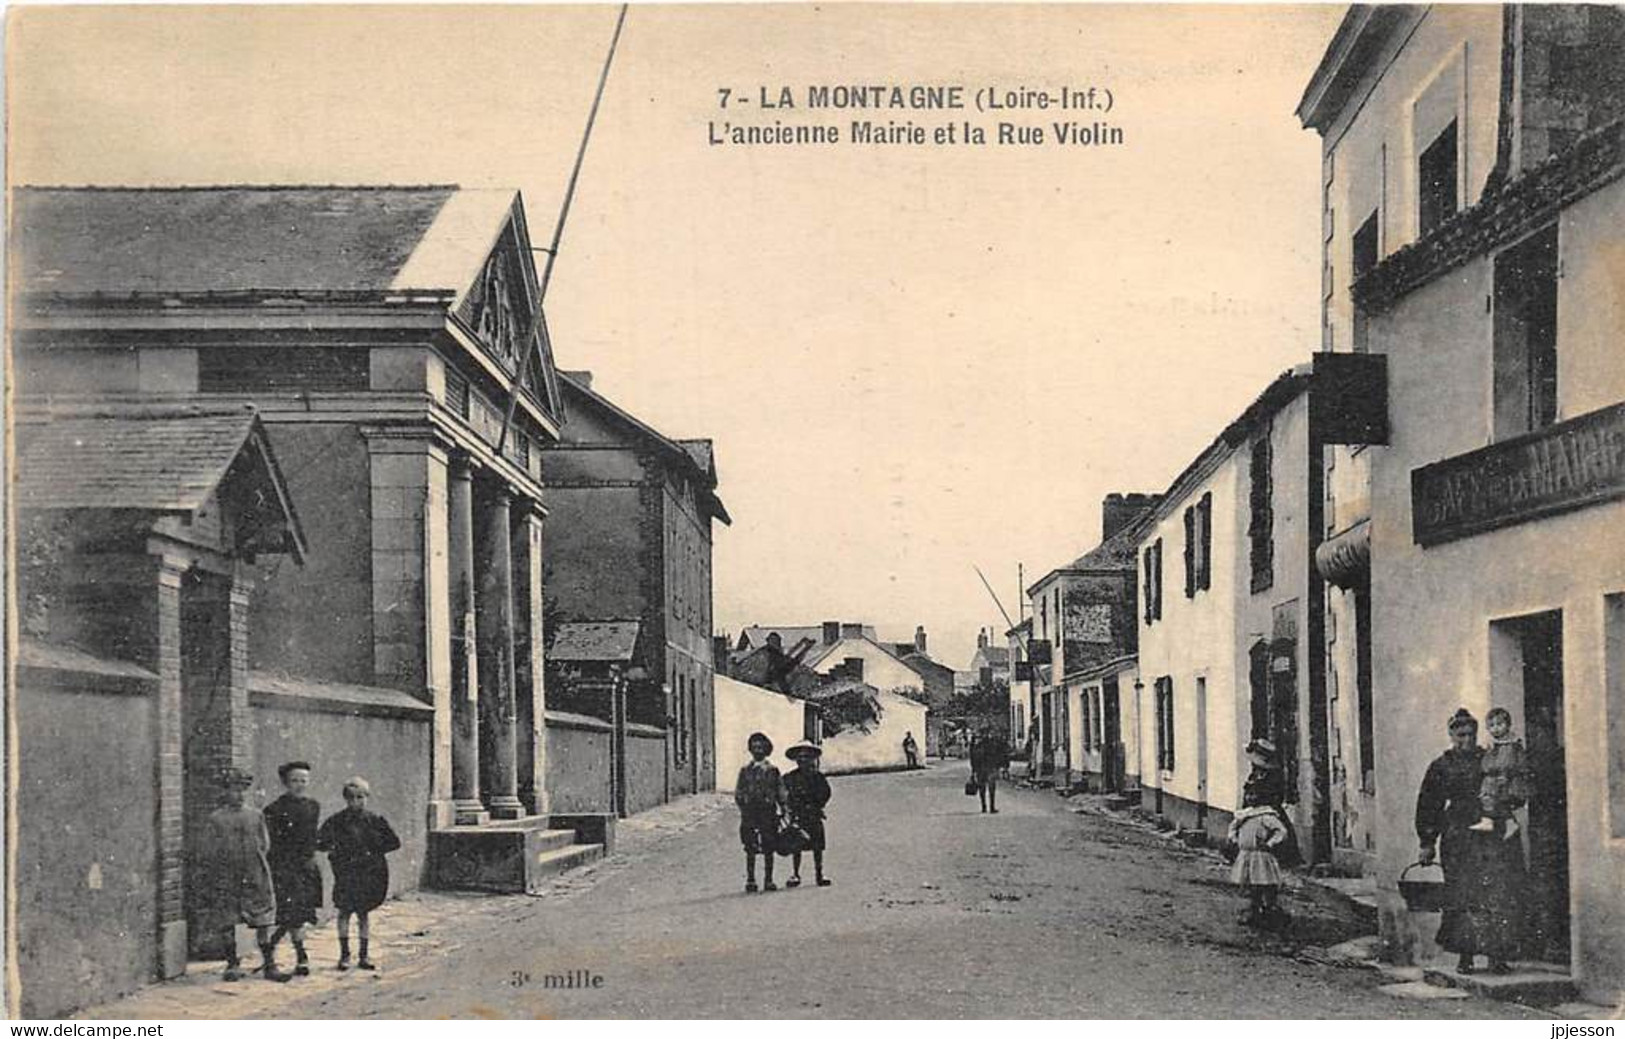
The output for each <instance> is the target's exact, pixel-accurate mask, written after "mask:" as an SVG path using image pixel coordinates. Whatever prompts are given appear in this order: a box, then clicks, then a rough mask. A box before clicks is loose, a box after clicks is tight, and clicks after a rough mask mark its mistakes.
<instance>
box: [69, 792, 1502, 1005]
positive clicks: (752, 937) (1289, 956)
mask: <svg viewBox="0 0 1625 1039" xmlns="http://www.w3.org/2000/svg"><path fill="white" fill-rule="evenodd" d="M963 769H964V766H963V765H960V764H957V763H952V762H950V763H946V764H937V765H936V766H934V767H933V768H931V769H929V770H926V771H922V772H914V773H903V774H888V775H873V776H855V777H848V778H838V779H836V780H834V781H833V782H834V789H835V797H834V801H833V802H832V805H831V812H830V823H829V828H830V834H831V838H830V839H831V851H830V853H829V873H830V875H831V877H832V878H833V879H834V886H832V887H829V888H823V889H820V888H815V887H812V886H811V885H810V883H809V884H808V885H807V886H804V887H802V888H800V889H799V890H793V891H785V890H781V891H779V892H776V893H772V894H758V895H749V896H747V895H746V894H744V892H743V875H742V873H743V870H742V864H741V861H740V859H741V856H740V853H739V850H738V841H737V839H736V836H735V825H736V822H735V820H736V817H735V815H734V813H733V810H732V806H731V804H730V803H729V802H728V800H727V798H726V797H725V796H720V795H714V794H713V795H704V796H702V797H698V798H689V799H687V800H685V801H681V802H678V803H676V804H673V805H668V806H665V807H663V808H659V809H656V810H654V811H651V812H648V813H644V814H643V815H642V816H638V817H634V818H632V819H629V820H626V821H624V822H623V823H622V829H621V834H622V836H621V842H620V848H619V850H618V851H617V853H616V854H615V855H613V856H611V857H610V858H608V859H605V860H603V861H602V862H600V863H598V864H595V865H593V866H589V867H587V868H585V869H582V870H578V871H575V872H573V873H570V874H567V875H565V876H563V877H561V878H559V879H558V880H557V881H555V882H554V884H553V885H552V886H551V887H550V888H549V890H548V891H547V892H545V893H544V894H542V895H540V896H535V897H524V896H516V897H505V898H487V897H478V896H457V895H443V894H436V893H424V894H420V895H417V896H413V897H411V898H408V899H404V900H401V901H397V902H391V903H389V904H387V905H386V906H385V907H384V908H383V909H382V910H380V912H379V914H378V918H377V921H376V923H375V928H376V933H377V935H378V937H377V938H376V939H375V943H376V948H375V958H376V959H377V960H378V961H379V963H380V965H381V967H382V969H381V970H380V972H379V973H378V974H376V975H371V976H369V975H366V974H362V973H359V972H353V971H352V972H349V973H344V974H341V973H339V972H337V971H335V970H334V969H333V961H334V955H333V946H334V941H333V936H332V925H331V924H330V923H329V924H325V925H323V927H322V928H321V929H320V931H319V933H318V934H317V935H316V937H315V940H314V941H313V945H312V950H313V955H314V958H315V962H314V967H315V973H314V974H313V975H312V976H311V977H309V978H300V979H295V981H293V982H292V983H290V984H288V985H273V984H270V983H267V982H264V981H262V980H252V981H246V982H241V983H237V984H226V983H223V982H220V981H219V980H218V977H217V974H216V973H215V972H214V971H213V970H212V969H211V968H212V967H213V966H214V965H210V964H194V965H193V968H192V973H191V974H190V975H188V976H187V977H186V978H185V979H183V980H181V981H180V982H177V983H171V984H166V985H159V986H155V987H153V988H150V989H148V990H145V991H144V992H141V993H138V994H136V995H135V996H132V997H130V998H127V999H124V1000H121V1001H117V1002H115V1003H112V1004H108V1005H105V1006H102V1007H98V1008H95V1009H94V1010H93V1011H91V1012H89V1013H88V1014H87V1016H94V1017H118V1018H149V1017H162V1018H183V1017H232V1018H235V1017H291V1018H312V1017H324V1018H345V1017H488V1018H509V1017H525V1018H528V1017H610V1016H616V1017H656V1016H658V1017H676V1018H683V1017H746V1018H752V1017H864V1016H870V1017H927V1018H941V1017H950V1018H951V1017H1003V1016H1013V1017H1023V1016H1027V1017H1034V1016H1056V1017H1061V1016H1083V1017H1110V1018H1117V1017H1229V1016H1238V1017H1267V1016H1274V1017H1334V1016H1350V1017H1411V1016H1415V1017H1440V1016H1447V1017H1509V1018H1517V1017H1525V1016H1533V1015H1534V1012H1532V1011H1528V1010H1525V1009H1523V1008H1520V1007H1517V1006H1514V1005H1511V1004H1505V1003H1498V1002H1493V1001H1489V1000H1484V999H1479V998H1474V997H1465V996H1464V994H1462V993H1457V992H1453V991H1451V990H1443V989H1440V990H1433V991H1432V992H1427V991H1423V989H1426V988H1427V987H1426V986H1421V987H1420V988H1417V987H1415V986H1412V989H1411V990H1412V991H1415V992H1417V993H1419V994H1420V995H1422V996H1424V997H1425V996H1429V995H1432V996H1433V997H1435V998H1422V999H1407V998H1401V997H1400V996H1398V995H1395V994H1392V993H1391V992H1390V991H1389V990H1385V989H1384V988H1382V986H1385V985H1387V984H1389V983H1390V982H1393V981H1394V980H1396V979H1395V978H1394V977H1384V976H1383V975H1382V974H1380V973H1378V972H1377V971H1374V970H1371V969H1366V968H1361V967H1357V966H1353V965H1350V964H1347V963H1339V962H1338V960H1337V957H1335V956H1331V955H1328V954H1327V953H1326V951H1325V950H1327V949H1329V948H1331V947H1333V946H1336V945H1337V944H1339V943H1341V942H1344V941H1346V940H1348V939H1351V938H1354V937H1356V936H1358V935H1359V934H1361V933H1362V932H1363V930H1364V928H1363V927H1362V925H1361V924H1360V923H1359V922H1358V921H1357V919H1356V918H1355V916H1354V915H1353V913H1352V912H1351V911H1350V910H1349V908H1348V907H1347V906H1346V905H1345V904H1344V903H1342V902H1341V901H1339V900H1338V899H1336V898H1335V897H1334V896H1332V895H1330V894H1328V893H1326V892H1324V891H1323V890H1320V889H1318V888H1303V889H1299V890H1295V891H1293V892H1292V893H1291V894H1290V896H1289V897H1288V899H1287V906H1288V908H1289V909H1290V910H1291V912H1292V914H1293V918H1294V919H1293V924H1292V926H1291V928H1290V929H1289V930H1288V931H1287V932H1286V933H1284V934H1282V935H1263V934H1258V933H1254V932H1250V931H1247V930H1246V929H1244V928H1241V927H1240V926H1238V925H1237V923H1236V922H1235V921H1236V915H1237V912H1238V910H1239V909H1240V908H1241V906H1240V902H1239V900H1238V899H1237V898H1236V896H1235V894H1234V892H1233V890H1232V889H1231V888H1230V886H1229V884H1228V881H1227V879H1226V877H1225V873H1224V869H1223V866H1222V863H1220V862H1219V860H1218V859H1217V858H1215V857H1213V856H1211V855H1209V854H1206V853H1202V852H1196V851H1191V850H1188V849H1185V848H1183V847H1180V846H1178V845H1175V844H1172V843H1170V842H1168V841H1166V840H1163V839H1160V838H1158V837H1157V836H1154V835H1152V834H1151V833H1148V832H1146V831H1144V830H1141V829H1139V828H1137V827H1134V826H1131V825H1127V824H1125V823H1124V822H1122V821H1119V820H1116V819H1111V818H1103V817H1100V816H1097V815H1091V814H1082V815H1078V814H1073V813H1071V812H1069V811H1068V810H1067V805H1066V804H1065V802H1063V801H1062V800H1061V799H1060V798H1058V797H1056V796H1055V795H1054V794H1052V793H1049V792H1047V791H1034V790H1025V789H1016V788H1005V789H1003V790H1001V795H1002V796H1001V802H1000V805H1001V811H1000V813H999V814H998V815H996V816H994V815H982V814H980V813H979V812H978V811H977V808H976V802H975V801H974V799H971V798H967V797H965V796H963V794H962V793H961V792H960V786H961V784H962V783H963V780H964V775H963ZM787 872H788V870H787V867H786V866H785V860H782V859H781V860H780V864H779V872H778V878H779V880H780V881H782V880H783V878H784V877H785V876H786V874H787ZM810 877H811V873H810V870H809V871H808V879H809V881H810ZM284 950H286V946H284ZM1035 962H1043V963H1049V964H1065V965H1066V968H1065V969H1041V970H1034V969H1033V964H1034V963H1035ZM546 975H555V976H572V977H573V978H575V979H586V978H590V977H591V976H592V975H597V976H600V977H602V979H603V981H602V984H601V986H600V987H598V988H584V987H578V988H559V987H549V986H548V985H547V983H546V981H545V980H544V979H545V976H546ZM1416 984H1417V986H1420V983H1419V982H1418V983H1416ZM1401 989H1402V990H1404V987H1403V986H1402V987H1401ZM764 993H770V994H771V995H765V996H764Z"/></svg>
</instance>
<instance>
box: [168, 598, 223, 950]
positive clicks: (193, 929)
mask: <svg viewBox="0 0 1625 1039" xmlns="http://www.w3.org/2000/svg"><path fill="white" fill-rule="evenodd" d="M229 595H230V584H229V582H228V581H227V580H226V579H225V578H223V577H221V576H219V575H218V574H212V573H209V572H207V571H205V570H202V569H200V568H193V569H192V570H189V571H187V573H186V576H185V577H184V578H183V579H182V582H181V595H180V606H181V611H180V612H181V617H180V628H181V659H180V678H181V739H182V746H181V774H182V777H183V779H182V787H181V819H182V824H181V841H182V847H183V848H184V850H185V863H186V865H185V869H184V870H183V874H184V878H183V881H182V888H181V890H182V892H183V894H182V899H183V905H184V907H185V914H186V934H187V939H188V950H187V952H188V956H189V958H190V959H193V960H207V959H222V958H224V957H225V955H226V940H225V939H224V938H223V937H222V935H221V933H220V931H219V930H218V929H216V928H214V927H212V926H211V923H212V921H211V920H210V919H208V915H209V914H208V906H206V905H205V904H204V901H205V899H204V894H205V892H207V891H208V890H209V884H208V881H209V878H208V877H207V876H206V874H205V872H204V868H205V861H206V858H205V856H204V854H203V850H204V849H203V846H202V842H203V840H204V834H205V829H206V828H207V826H208V820H209V815H210V813H212V812H213V811H214V810H215V809H216V808H219V807H220V806H221V804H222V801H221V792H220V789H221V783H220V779H221V770H222V769H224V768H225V767H227V766H229V765H233V764H235V763H236V762H235V761H234V760H233V758H234V755H233V754H232V750H231V743H232V733H231V723H232V716H231V712H232V703H231V692H232V691H231V626H230V621H231V615H230V612H229V611H230V599H229Z"/></svg>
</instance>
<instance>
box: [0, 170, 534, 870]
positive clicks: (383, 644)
mask: <svg viewBox="0 0 1625 1039" xmlns="http://www.w3.org/2000/svg"><path fill="white" fill-rule="evenodd" d="M13 219H14V223H13V233H14V242H15V255H16V257H17V259H18V264H17V267H18V270H17V273H16V281H15V284H16V288H17V291H18V299H19V301H20V303H21V306H20V308H19V311H18V320H17V324H16V334H15V337H14V340H13V348H14V363H15V371H16V378H17V390H18V394H19V396H21V397H26V398H29V399H34V400H50V401H56V402H62V401H68V400H75V399H79V400H82V399H86V398H90V399H104V400H119V399H130V398H135V399H141V400H145V401H157V402H178V401H186V402H192V403H201V404H203V405H207V406H218V405H223V404H252V405H253V406H254V407H255V409H256V411H257V413H258V414H259V416H260V420H261V421H262V422H263V423H264V426H265V431H266V436H267V439H268V442H269V443H270V444H271V445H272V447H273V448H274V449H275V451H276V454H277V457H278V459H279V460H280V461H281V463H282V467H283V472H284V475H285V479H286V483H287V487H288V492H289V495H290V496H291V498H292V499H293V500H295V501H306V502H319V503H320V505H321V507H320V508H309V509H307V510H306V512H305V529H306V533H307V535H308V537H309V541H310V544H311V546H312V549H311V552H310V553H309V555H308V556H307V558H306V561H305V562H306V565H305V566H303V567H286V566H280V565H279V564H278V563H276V562H274V561H267V562H264V563H262V564H259V565H258V566H257V569H256V572H255V574H254V575H253V576H254V581H253V590H252V592H251V593H250V596H251V598H250V601H249V603H248V609H249V611H250V614H251V616H252V618H253V624H252V625H251V627H250V635H249V642H248V645H247V666H248V667H249V668H250V670H251V671H254V672H257V673H259V674H261V675H262V676H263V682H264V683H265V684H266V685H267V687H268V692H267V693H266V695H267V696H269V697H272V698H273V699H276V700H278V702H284V703H286V702H293V701H296V700H298V701H305V702H312V703H328V704H337V705H348V706H346V707H343V708H342V710H350V709H352V708H355V706H356V705H357V704H358V703H363V702H366V701H368V700H369V699H377V696H375V693H376V691H378V690H384V691H385V694H384V696H385V698H386V699H387V697H388V694H389V693H391V692H393V693H404V694H405V695H406V696H407V697H409V698H411V700H412V701H414V702H415V703H417V704H420V705H422V707H424V708H426V709H427V710H428V711H429V713H430V714H431V717H432V739H431V740H430V741H429V742H430V745H429V747H428V754H427V759H426V760H418V761H415V762H413V763H412V770H411V775H413V776H415V777H418V778H419V779H421V780H422V785H421V787H417V786H416V784H415V782H414V783H413V784H411V785H407V782H406V780H404V779H403V780H402V789H403V791H405V790H410V791H411V792H412V796H413V801H414V803H411V804H409V805H402V806H401V807H400V808H399V809H397V811H398V812H399V815H398V821H399V822H400V824H401V825H402V826H403V827H404V829H403V833H402V836H403V839H404V844H405V847H404V848H403V854H404V855H405V857H406V858H407V860H408V861H410V862H412V863H415V864H417V865H416V866H414V867H413V868H411V869H402V870H400V871H399V873H400V877H399V880H398V883H399V884H401V885H404V886H412V885H415V884H416V883H417V882H418V881H419V879H420V876H421V875H422V874H423V873H425V872H427V871H428V870H429V869H431V868H432V867H430V866H428V865H426V858H425V854H426V853H425V847H426V844H427V835H428V832H429V831H430V830H448V831H449V830H454V829H458V828H465V827H466V828H472V829H479V828H481V827H484V826H485V825H486V824H487V823H488V822H489V821H491V820H499V821H507V822H510V823H511V822H517V821H520V820H532V821H535V822H536V825H544V824H545V821H546V820H545V813H546V812H547V811H548V804H547V792H546V782H545V777H546V767H545V749H546V741H545V739H544V737H543V721H544V693H543V684H542V673H543V668H542V666H541V652H542V640H541V637H540V635H541V630H540V629H541V616H542V599H541V588H542V586H541V573H542V566H541V555H542V522H543V516H544V514H545V506H544V504H543V493H542V485H541V468H540V458H539V453H540V452H539V448H540V447H541V446H542V445H544V444H546V443H549V442H551V441H552V440H553V439H554V438H555V437H556V436H557V431H558V415H559V395H558V387H557V382H556V377H555V373H554V371H553V367H552V360H551V355H550V352H549V349H548V346H547V341H546V337H545V335H544V334H543V327H542V325H543V323H542V321H541V320H540V314H539V309H538V306H537V302H536V301H537V281H536V272H535V269H534V267H533V265H532V262H531V257H532V250H531V248H530V244H529V238H528V234H527V231H526V226H525V215H524V207H523V204H522V202H521V200H520V198H519V196H518V194H517V193H516V192H513V191H500V190H468V189H463V188H459V187H456V186H454V185H443V186H426V187H376V188H372V187H319V188H318V187H308V188H307V187H212V188H164V189H156V188H155V189H124V188H105V189H104V188H85V189H52V188H20V189H18V191H17V192H16V196H15V206H14V211H13ZM510 411H511V414H512V421H511V422H507V421H505V420H506V418H507V416H508V414H509V413H510ZM267 746H268V747H272V746H274V747H275V748H277V750H278V752H285V753H289V754H292V755H297V756H299V757H311V758H312V761H313V764H315V765H316V767H317V770H318V776H327V777H333V776H342V775H347V774H353V772H354V771H356V769H357V768H358V767H362V766H366V765H368V764H369V762H370V761H371V759H370V758H363V759H362V760H359V761H357V760H354V758H355V756H356V755H362V754H367V753H370V750H380V749H382V748H381V747H380V746H379V745H376V744H370V743H368V742H367V741H360V742H358V743H354V744H353V745H346V746H345V747H335V748H334V749H333V754H332V756H328V757H325V758H323V759H321V760H316V755H315V754H314V753H313V752H311V751H310V750H309V749H308V748H301V746H299V745H298V744H297V743H296V742H290V741H287V740H282V741H272V742H271V743H269V744H267ZM397 749H399V748H397ZM269 764H270V766H272V767H274V765H275V764H276V763H275V762H271V763H269ZM260 767H261V770H262V771H263V769H264V767H266V763H263V762H262V763H261V764H260ZM389 774H390V775H394V773H393V772H390V773H389ZM262 778H263V777H262ZM326 792H327V793H330V794H331V797H330V800H336V799H337V785H336V784H334V786H333V787H332V788H331V790H330V791H326ZM527 825H528V824H527ZM508 829H510V830H512V829H514V828H513V827H511V826H510V827H509V828H508Z"/></svg>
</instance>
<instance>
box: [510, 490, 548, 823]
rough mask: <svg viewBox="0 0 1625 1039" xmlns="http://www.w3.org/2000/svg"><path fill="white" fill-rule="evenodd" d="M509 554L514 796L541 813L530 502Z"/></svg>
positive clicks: (543, 769)
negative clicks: (515, 739) (516, 789)
mask: <svg viewBox="0 0 1625 1039" xmlns="http://www.w3.org/2000/svg"><path fill="white" fill-rule="evenodd" d="M513 553H514V565H513V572H514V590H515V596H514V623H515V627H516V634H515V639H514V654H515V656H514V675H515V677H516V679H517V683H518V684H517V686H516V689H517V711H516V714H517V716H518V725H519V733H518V742H519V800H520V801H522V802H523V803H524V805H525V807H526V808H528V809H529V810H530V812H531V813H532V814H533V815H546V814H547V812H548V799H547V719H546V713H547V695H546V692H545V689H544V682H543V660H542V647H543V631H542V513H541V510H540V507H539V506H538V505H536V504H535V503H532V502H524V503H523V504H522V505H521V507H519V508H516V509H515V515H514V526H513Z"/></svg>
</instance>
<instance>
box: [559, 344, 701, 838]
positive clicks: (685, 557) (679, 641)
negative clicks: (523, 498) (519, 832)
mask: <svg viewBox="0 0 1625 1039" xmlns="http://www.w3.org/2000/svg"><path fill="white" fill-rule="evenodd" d="M558 383H559V388H560V394H561V399H562V401H563V411H564V422H563V423H562V424H561V426H560V433H559V439H558V442H557V443H555V444H551V445H549V446H548V447H547V449H546V450H544V451H542V452H540V455H541V467H542V476H543V480H544V482H545V483H546V484H547V502H548V509H549V519H548V527H547V530H548V537H547V552H546V554H545V558H544V573H543V578H542V582H543V586H544V587H545V588H546V589H547V600H548V603H547V605H548V613H549V620H550V621H551V622H552V623H554V624H555V625H556V624H560V623H566V622H581V621H597V620H603V619H607V618H627V619H632V620H636V621H637V622H638V623H639V625H640V626H641V631H642V638H641V639H640V641H639V644H638V652H637V657H636V659H635V660H634V661H633V662H632V663H631V667H633V668H636V669H638V674H637V677H636V678H634V679H633V680H632V682H631V684H630V686H629V688H628V692H627V707H626V710H627V720H628V721H629V722H630V723H631V724H632V725H633V726H641V727H644V728H652V729H655V730H659V732H660V737H659V738H658V739H654V738H650V739H637V740H633V741H631V742H630V743H628V744H627V749H628V752H629V753H634V752H635V753H637V754H640V755H642V756H644V757H647V758H648V759H649V760H648V761H647V762H642V763H633V765H634V767H633V768H632V769H631V774H632V775H634V776H635V777H636V776H650V777H652V778H649V779H648V780H646V783H649V784H653V786H652V787H651V788H650V789H646V790H643V791H639V790H637V789H632V790H630V791H629V793H630V795H631V801H630V804H631V805H633V806H634V807H633V809H632V810H634V811H635V810H636V809H637V808H638V807H647V806H648V805H650V804H653V803H658V802H660V801H664V800H667V799H669V798H671V797H673V796H677V795H680V794H685V793H692V792H694V791H696V790H709V789H712V788H713V787H715V785H716V757H715V749H714V748H715V737H714V734H713V733H712V724H713V715H714V711H713V709H712V688H713V682H712V679H713V676H714V674H715V671H714V667H713V660H712V652H711V539H712V528H713V524H714V523H715V522H718V521H720V522H722V523H724V524H726V523H731V522H732V519H731V517H730V516H729V515H728V511H727V509H726V508H724V507H723V504H722V500H721V499H720V498H719V497H718V495H717V470H716V464H715V459H714V457H713V454H712V450H711V442H710V441H709V440H673V439H671V438H669V437H667V436H666V435H665V434H663V433H661V432H659V431H658V430H656V429H654V428H653V427H651V426H650V425H648V424H647V423H645V422H643V421H642V420H641V419H639V418H637V417H635V416H634V415H632V414H630V413H629V412H627V411H626V410H624V409H623V408H621V407H620V406H619V405H617V404H615V403H614V402H613V401H611V400H610V399H609V398H608V397H606V396H605V395H604V394H603V393H601V392H600V391H599V390H597V389H595V388H594V385H593V379H592V375H591V373H590V372H561V373H559V378H558ZM639 731H642V730H641V729H640V730H639ZM557 760H558V761H559V763H560V767H566V766H565V765H564V762H566V761H567V760H570V755H568V754H561V755H560V756H559V757H558V758H557ZM581 810H585V809H581Z"/></svg>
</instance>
